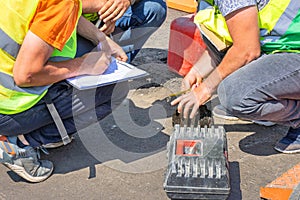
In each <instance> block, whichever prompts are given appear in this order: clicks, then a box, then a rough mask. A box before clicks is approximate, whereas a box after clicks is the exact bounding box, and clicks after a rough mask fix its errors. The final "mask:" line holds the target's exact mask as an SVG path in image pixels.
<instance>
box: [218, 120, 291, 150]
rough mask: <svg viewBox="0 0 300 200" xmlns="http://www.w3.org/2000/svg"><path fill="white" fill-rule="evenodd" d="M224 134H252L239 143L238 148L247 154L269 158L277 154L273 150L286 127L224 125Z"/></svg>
mask: <svg viewBox="0 0 300 200" xmlns="http://www.w3.org/2000/svg"><path fill="white" fill-rule="evenodd" d="M224 128H225V130H226V132H227V133H228V132H253V134H251V135H247V136H246V137H245V138H243V139H242V140H240V141H239V148H240V149H241V150H242V151H243V152H245V153H248V154H252V155H256V156H270V155H274V154H277V151H275V150H274V149H273V147H274V145H275V143H276V142H277V141H278V140H279V139H280V138H281V137H283V135H284V134H285V132H286V130H285V129H286V127H283V126H280V125H275V126H271V127H266V126H261V125H257V124H232V125H224Z"/></svg>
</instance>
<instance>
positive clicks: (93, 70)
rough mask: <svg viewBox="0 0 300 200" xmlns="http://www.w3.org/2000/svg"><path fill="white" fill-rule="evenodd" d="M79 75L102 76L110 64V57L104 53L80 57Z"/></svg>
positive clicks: (99, 52) (93, 53) (92, 53)
mask: <svg viewBox="0 0 300 200" xmlns="http://www.w3.org/2000/svg"><path fill="white" fill-rule="evenodd" d="M82 58H83V59H84V60H83V62H82V64H81V67H80V71H79V74H80V75H83V74H89V75H99V74H102V73H103V72H104V71H105V70H106V69H107V67H108V66H109V64H110V61H111V55H110V54H108V53H107V52H104V51H98V52H90V53H87V54H85V55H83V57H82Z"/></svg>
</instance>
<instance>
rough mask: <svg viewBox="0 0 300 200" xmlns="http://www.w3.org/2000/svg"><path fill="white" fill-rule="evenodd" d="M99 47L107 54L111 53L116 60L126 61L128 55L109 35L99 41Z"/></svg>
mask: <svg viewBox="0 0 300 200" xmlns="http://www.w3.org/2000/svg"><path fill="white" fill-rule="evenodd" d="M101 49H102V50H103V51H105V52H107V53H108V54H110V55H112V56H113V57H115V58H116V59H118V60H121V61H124V62H126V61H127V60H128V57H127V55H126V53H125V52H124V50H123V49H122V47H120V46H119V45H118V44H117V43H115V42H114V41H113V40H112V39H110V38H109V37H106V41H105V42H103V43H101Z"/></svg>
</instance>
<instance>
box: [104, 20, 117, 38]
mask: <svg viewBox="0 0 300 200" xmlns="http://www.w3.org/2000/svg"><path fill="white" fill-rule="evenodd" d="M115 27H116V22H114V21H107V22H105V23H104V25H103V26H102V27H101V28H100V31H102V32H103V33H105V34H106V35H110V34H111V33H112V32H114V30H115Z"/></svg>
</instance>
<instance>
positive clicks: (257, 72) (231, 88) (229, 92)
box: [172, 0, 300, 153]
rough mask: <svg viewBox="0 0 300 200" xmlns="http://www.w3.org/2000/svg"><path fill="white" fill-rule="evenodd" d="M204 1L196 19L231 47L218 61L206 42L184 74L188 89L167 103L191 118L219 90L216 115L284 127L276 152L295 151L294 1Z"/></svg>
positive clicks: (298, 86) (297, 66)
mask: <svg viewBox="0 0 300 200" xmlns="http://www.w3.org/2000/svg"><path fill="white" fill-rule="evenodd" d="M206 2H207V3H209V4H208V5H206V6H205V7H206V8H205V9H204V10H201V11H199V12H198V14H197V16H196V17H195V19H196V20H195V22H196V23H201V24H202V25H204V26H205V27H206V28H207V29H208V30H209V31H211V32H212V33H213V34H215V35H216V36H217V37H219V39H221V40H223V41H224V42H225V43H227V44H228V43H230V44H231V46H230V47H229V49H228V50H227V51H226V53H225V56H224V57H223V58H222V59H221V61H220V62H219V63H218V62H214V59H212V57H211V56H210V55H211V52H213V51H212V50H213V49H214V47H213V45H211V44H209V43H208V44H209V45H207V46H208V47H210V48H208V51H207V52H206V53H204V54H203V56H202V57H201V59H200V60H199V61H198V62H197V63H196V64H195V66H194V67H193V68H192V69H191V71H190V72H189V73H188V74H187V76H186V77H185V78H184V85H185V86H186V87H191V88H192V90H191V92H190V93H187V94H184V95H182V96H181V97H179V98H177V99H176V100H174V101H173V102H172V104H173V105H175V104H178V110H179V111H180V112H184V116H185V117H187V116H188V112H189V110H190V109H192V111H191V116H194V114H195V113H196V111H197V109H198V107H199V105H201V104H204V103H206V102H207V101H208V100H209V99H210V98H211V96H212V94H213V93H214V92H215V91H216V90H217V88H218V97H219V99H220V102H221V105H218V106H216V107H215V108H214V110H213V114H214V115H215V116H216V117H221V118H223V119H230V120H236V119H238V118H241V119H246V120H252V121H255V122H258V123H263V124H264V123H265V122H273V123H275V124H281V125H285V126H288V127H289V130H288V133H287V135H286V136H285V137H284V138H282V139H281V140H280V141H278V143H277V144H276V145H275V150H277V151H279V152H282V153H298V152H300V112H299V110H300V83H299V80H300V73H299V71H300V4H299V1H297V0H260V1H255V0H250V1H249V0H240V1H231V0H215V1H213V0H207V1H206ZM207 37H208V36H207ZM196 81H197V84H195V83H196ZM183 110H184V111H183Z"/></svg>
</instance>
